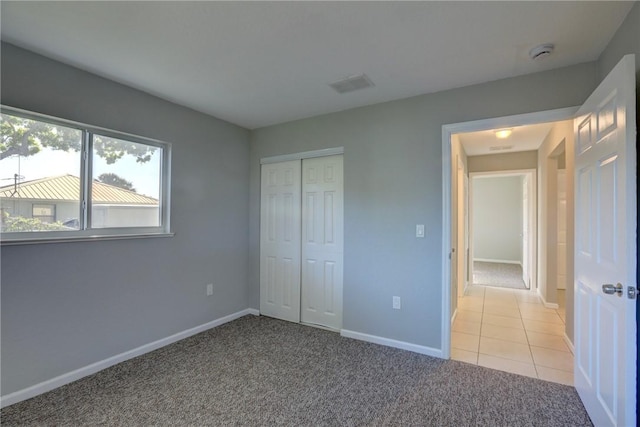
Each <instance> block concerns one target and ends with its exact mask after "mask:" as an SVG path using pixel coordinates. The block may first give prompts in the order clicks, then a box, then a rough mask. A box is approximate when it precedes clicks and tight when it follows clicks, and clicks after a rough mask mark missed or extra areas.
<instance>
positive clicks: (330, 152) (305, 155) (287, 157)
mask: <svg viewBox="0 0 640 427" xmlns="http://www.w3.org/2000/svg"><path fill="white" fill-rule="evenodd" d="M338 154H344V147H334V148H324V149H322V150H313V151H303V152H301V153H291V154H281V155H279V156H271V157H263V158H261V159H260V164H261V165H267V164H269V163H281V162H288V161H291V160H303V159H312V158H314V157H328V156H335V155H338Z"/></svg>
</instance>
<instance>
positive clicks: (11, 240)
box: [0, 105, 173, 246]
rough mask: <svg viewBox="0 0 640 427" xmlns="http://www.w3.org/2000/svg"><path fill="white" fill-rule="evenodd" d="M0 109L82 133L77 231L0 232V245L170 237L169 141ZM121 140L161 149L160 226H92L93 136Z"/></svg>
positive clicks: (20, 111)
mask: <svg viewBox="0 0 640 427" xmlns="http://www.w3.org/2000/svg"><path fill="white" fill-rule="evenodd" d="M0 112H1V113H2V114H8V115H12V116H16V117H20V118H24V119H29V120H36V121H40V122H45V123H50V124H52V125H59V126H65V127H69V128H73V129H77V130H79V131H81V132H82V148H81V150H80V156H79V161H80V184H81V185H80V194H79V195H78V197H79V198H78V200H79V204H80V206H79V210H78V221H79V223H80V224H79V226H80V229H79V230H65V231H33V232H10V233H0V244H1V245H2V246H5V245H15V244H30V243H55V242H68V241H88V240H113V239H134V238H147V237H171V236H173V233H172V232H171V225H170V218H171V148H172V147H171V143H169V142H164V141H160V140H156V139H152V138H147V137H143V136H139V135H134V134H130V133H126V132H120V131H116V130H112V129H107V128H103V127H99V126H92V125H87V124H84V123H79V122H76V121H72V120H66V119H61V118H58V117H53V116H49V115H46V114H40V113H35V112H32V111H27V110H22V109H19V108H15V107H10V106H6V105H0ZM94 134H99V135H101V136H106V137H111V138H117V139H122V140H125V141H130V142H134V143H138V144H144V145H150V146H152V147H157V148H160V149H161V150H162V156H161V160H160V182H159V185H160V194H159V197H158V203H159V207H160V212H159V220H160V224H159V226H151V227H109V228H91V227H90V226H91V207H92V206H91V186H92V182H93V181H92V176H93V170H92V161H93V159H92V157H93V156H92V154H93V135H94Z"/></svg>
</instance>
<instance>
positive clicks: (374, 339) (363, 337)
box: [340, 329, 443, 359]
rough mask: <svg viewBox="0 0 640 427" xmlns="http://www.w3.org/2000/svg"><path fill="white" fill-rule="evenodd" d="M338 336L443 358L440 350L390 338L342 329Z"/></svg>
mask: <svg viewBox="0 0 640 427" xmlns="http://www.w3.org/2000/svg"><path fill="white" fill-rule="evenodd" d="M340 335H341V336H343V337H345V338H353V339H356V340H360V341H367V342H371V343H374V344H380V345H385V346H387V347H394V348H399V349H402V350H407V351H413V352H414V353H420V354H426V355H427V356H433V357H439V358H441V359H442V358H443V355H442V350H440V349H439V348H432V347H427V346H423V345H417V344H411V343H408V342H405V341H397V340H392V339H390V338H384V337H379V336H376V335H369V334H363V333H362V332H355V331H349V330H347V329H342V330H341V331H340Z"/></svg>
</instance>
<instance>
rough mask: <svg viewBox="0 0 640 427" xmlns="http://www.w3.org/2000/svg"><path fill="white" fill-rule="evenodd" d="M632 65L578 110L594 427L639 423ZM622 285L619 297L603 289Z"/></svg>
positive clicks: (580, 266)
mask: <svg viewBox="0 0 640 427" xmlns="http://www.w3.org/2000/svg"><path fill="white" fill-rule="evenodd" d="M635 94H636V89H635V61H634V57H633V55H627V56H625V57H624V58H623V59H622V61H620V63H618V65H616V67H615V68H614V69H613V71H611V73H610V74H609V75H608V76H607V77H606V78H605V80H604V81H603V82H602V83H601V84H600V86H598V88H597V89H596V90H595V92H594V93H593V94H592V95H591V96H590V97H589V99H588V100H587V101H586V102H585V104H584V105H583V106H582V108H581V109H580V110H579V111H578V115H577V118H576V120H575V125H574V133H575V146H576V153H575V155H576V158H575V160H576V163H575V168H576V181H575V182H576V204H575V208H576V218H575V219H576V238H575V239H576V241H575V248H576V255H575V300H574V301H575V317H574V322H575V323H574V324H575V351H576V353H575V368H574V373H575V386H576V389H577V390H578V393H579V395H580V397H581V399H582V401H583V403H584V405H585V407H586V409H587V411H588V413H589V416H590V417H591V420H592V421H593V423H594V424H595V425H596V426H605V425H618V426H635V425H636V390H635V387H636V301H635V300H634V299H630V298H628V297H627V289H628V287H629V286H635V281H636V276H635V274H636V242H635V235H636V225H637V220H636V199H637V195H636V163H635V162H636V149H635V141H636V133H635V132H636V126H635V96H636V95H635ZM618 283H620V284H621V287H622V289H621V291H622V292H621V293H620V294H617V292H616V293H614V294H612V295H609V294H605V293H604V292H603V284H610V285H612V287H613V286H615V285H617V284H618Z"/></svg>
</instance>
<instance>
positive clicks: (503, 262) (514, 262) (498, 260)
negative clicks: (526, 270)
mask: <svg viewBox="0 0 640 427" xmlns="http://www.w3.org/2000/svg"><path fill="white" fill-rule="evenodd" d="M473 261H474V262H475V261H480V262H497V263H500V264H518V265H522V262H520V261H512V260H508V259H493V258H474V259H473Z"/></svg>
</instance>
